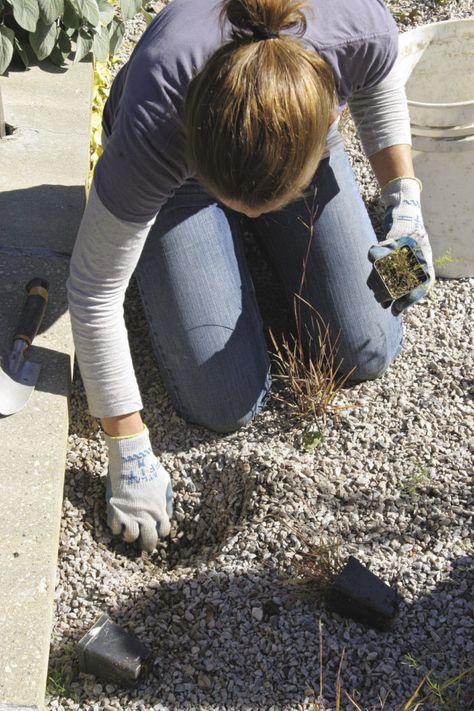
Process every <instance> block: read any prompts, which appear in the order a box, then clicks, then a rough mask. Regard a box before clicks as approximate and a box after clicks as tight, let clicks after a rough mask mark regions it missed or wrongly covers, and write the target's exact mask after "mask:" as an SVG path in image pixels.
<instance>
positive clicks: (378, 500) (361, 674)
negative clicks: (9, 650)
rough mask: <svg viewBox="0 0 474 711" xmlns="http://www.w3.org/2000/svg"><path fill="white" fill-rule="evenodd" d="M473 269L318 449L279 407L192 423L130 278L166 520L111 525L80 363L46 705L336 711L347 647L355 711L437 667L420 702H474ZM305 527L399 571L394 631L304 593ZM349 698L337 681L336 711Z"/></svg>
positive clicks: (422, 13) (259, 285)
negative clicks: (300, 577)
mask: <svg viewBox="0 0 474 711" xmlns="http://www.w3.org/2000/svg"><path fill="white" fill-rule="evenodd" d="M155 5H156V3H155ZM390 7H391V9H392V10H394V11H395V12H396V11H402V12H403V13H405V15H402V16H401V18H399V22H400V27H401V29H402V30H404V29H409V28H410V27H412V26H414V25H415V24H424V23H427V22H431V21H435V20H444V19H450V18H454V17H467V16H471V15H473V14H474V12H473V6H472V2H471V0H459V1H454V0H453V1H451V2H447V3H437V2H434V1H427V2H425V3H415V2H413V1H412V0H410V1H409V0H401V1H400V2H392V3H391V5H390ZM149 9H150V10H153V5H150V6H149ZM413 9H416V11H417V15H416V16H413V15H412V16H411V17H408V18H407V16H406V14H407V13H410V12H411V11H412V10H413ZM143 27H144V24H143V22H142V20H141V19H140V17H137V18H135V19H134V20H132V21H130V22H129V23H128V30H127V41H126V43H125V48H124V50H123V53H122V57H121V58H122V59H126V57H127V56H128V54H129V52H130V50H131V48H132V47H133V44H134V42H135V41H136V40H137V39H138V37H139V36H140V34H141V32H142V31H143ZM345 131H346V135H347V139H348V150H349V154H350V157H351V160H352V162H353V165H354V168H355V170H356V173H357V176H358V179H359V182H360V185H361V190H362V193H363V195H364V198H365V199H366V201H367V204H368V206H369V210H370V214H371V216H372V218H373V221H374V224H375V225H376V227H378V226H379V223H380V214H381V208H380V204H379V202H378V199H377V190H376V186H375V182H374V179H373V177H372V175H371V173H370V172H369V169H368V165H367V161H366V160H365V158H363V156H362V154H361V151H360V146H359V143H358V141H357V138H356V137H355V135H354V132H353V128H352V126H351V124H350V121H349V120H347V123H346V127H345ZM246 247H247V251H248V256H249V261H250V263H251V267H252V270H253V273H254V278H255V282H256V289H257V294H258V296H259V299H260V300H261V304H262V311H263V313H264V317H265V319H266V321H267V323H269V325H272V326H273V328H275V329H277V330H278V328H280V327H282V326H283V325H284V324H285V323H286V318H287V312H286V309H285V306H284V305H283V301H282V296H281V294H280V292H279V291H278V287H277V286H276V285H275V284H274V283H273V280H272V276H271V274H270V273H269V272H267V270H266V268H265V266H264V265H263V264H262V262H261V258H260V256H259V255H258V253H257V252H256V250H255V248H254V245H253V244H252V241H251V239H247V244H246ZM473 283H474V280H473V279H456V280H449V281H448V280H438V282H437V283H436V286H435V288H434V290H433V292H432V294H431V295H430V297H429V298H428V299H427V300H426V301H425V302H424V303H422V304H419V305H417V306H416V307H414V308H413V309H411V310H410V311H409V312H408V313H407V314H406V315H405V316H404V321H405V344H404V350H403V353H402V355H401V356H400V357H399V358H398V359H397V360H396V362H395V363H394V364H393V365H392V367H391V368H390V369H389V370H388V372H387V373H386V374H385V375H384V376H383V377H382V378H380V379H378V380H376V381H373V382H368V383H363V384H360V385H357V386H355V387H352V388H350V389H346V390H344V392H343V393H342V394H341V395H340V397H339V400H338V402H337V404H338V405H339V406H347V408H348V409H343V410H340V411H338V412H337V413H334V414H333V415H331V416H330V417H329V418H328V421H327V423H326V426H325V428H324V431H323V435H324V436H323V441H322V443H321V445H320V446H319V447H318V448H317V449H316V450H315V451H314V452H308V451H306V450H305V448H304V446H303V437H304V434H305V432H306V431H307V429H308V426H309V425H308V422H301V421H298V420H294V419H292V418H291V417H290V416H289V414H288V411H287V410H286V409H285V407H284V406H282V405H280V404H279V403H277V402H276V401H273V402H272V403H271V405H270V407H269V409H268V410H267V411H266V412H264V413H263V414H262V415H260V417H259V418H258V419H257V420H256V421H255V422H253V423H252V424H251V425H249V426H248V427H247V428H245V429H243V430H241V431H239V432H237V433H233V434H230V435H226V436H222V435H216V434H213V433H211V432H208V431H207V430H205V429H202V428H199V427H196V426H191V425H188V424H187V423H186V422H184V421H183V420H182V419H180V418H179V417H178V416H177V415H176V414H175V412H174V410H173V408H172V407H171V405H170V403H169V401H168V398H167V395H166V393H165V392H164V390H163V388H162V386H161V383H160V379H159V375H158V372H157V369H156V366H155V363H154V361H153V357H152V355H151V346H150V344H149V341H148V335H147V329H146V324H145V321H144V317H143V313H142V310H141V306H140V302H139V298H138V296H137V291H136V288H135V285H134V284H133V283H132V284H131V286H130V288H129V292H128V297H127V300H126V319H127V323H128V328H129V333H130V340H131V347H132V352H133V357H134V362H135V364H136V370H137V374H138V378H139V381H140V385H141V390H142V393H143V397H144V402H145V407H144V413H143V416H144V419H145V421H146V422H147V423H148V426H149V428H150V431H151V438H152V442H153V443H154V446H155V450H156V452H157V454H158V455H159V456H160V457H161V459H162V461H163V463H164V465H165V466H166V467H167V469H168V470H169V471H170V474H171V477H172V482H173V489H174V495H175V514H174V518H173V525H172V533H171V537H170V538H169V539H167V540H166V541H164V542H162V543H161V544H160V548H159V549H158V550H157V551H155V552H154V553H153V554H151V555H149V554H146V553H141V551H140V550H139V548H138V547H137V546H130V545H127V544H124V543H122V542H120V541H119V540H118V539H116V538H115V537H112V536H111V534H110V532H109V530H108V528H107V525H106V518H105V505H104V494H105V487H104V475H105V473H106V454H105V449H104V445H103V443H102V440H101V438H100V434H99V432H98V427H97V423H96V421H94V420H93V419H92V418H90V416H89V415H88V414H87V406H86V401H85V396H84V392H83V387H82V383H81V380H80V376H79V374H78V373H76V377H75V380H74V384H73V390H72V395H71V427H70V433H71V434H70V438H69V452H68V459H67V472H66V484H65V496H64V510H63V520H62V528H61V540H60V549H59V567H58V576H57V589H56V610H55V623H54V631H53V637H52V644H51V656H50V670H49V675H50V680H49V684H48V691H49V696H48V704H49V705H48V708H49V709H55V710H56V709H57V710H61V709H86V710H89V711H92V710H94V711H95V710H96V709H104V710H109V711H111V710H112V709H130V710H131V711H132V710H137V711H148V710H150V711H151V710H153V711H165V710H168V709H169V710H170V711H171V710H180V711H181V710H182V711H185V710H191V709H196V710H197V709H199V710H203V711H218V710H230V709H232V710H233V709H242V710H244V709H247V710H248V711H260V710H262V711H263V710H265V711H277V710H278V711H297V710H300V709H305V710H309V709H315V708H316V706H315V703H314V700H315V699H317V700H318V701H322V703H321V706H320V708H321V709H323V708H324V710H325V711H329V710H331V709H334V708H335V707H336V676H337V670H338V667H339V663H340V659H341V655H342V654H343V652H344V659H343V663H342V671H341V683H342V687H343V689H344V690H345V691H346V692H348V693H349V694H350V695H351V696H352V698H353V699H354V700H356V701H357V703H358V704H359V706H360V708H362V709H381V708H385V709H386V710H387V711H396V710H397V711H398V709H400V708H401V707H402V705H403V703H404V702H406V701H408V699H409V698H410V696H411V694H412V693H413V691H414V690H415V688H416V687H417V684H418V683H419V682H420V681H421V680H422V678H423V677H424V675H425V674H428V673H429V675H430V680H431V682H432V684H433V685H436V684H438V685H439V688H438V691H437V692H436V687H435V686H434V687H432V693H431V695H429V698H427V699H426V700H425V702H424V703H423V705H422V707H421V708H424V709H437V708H448V709H453V710H454V711H468V709H470V708H474V705H472V704H473V701H472V698H473V697H472V691H473V687H472V674H471V675H470V674H469V673H466V675H465V676H464V677H463V678H462V679H461V680H460V681H459V682H454V681H453V682H452V683H448V684H447V685H446V686H447V688H445V689H444V690H441V685H442V684H443V683H445V682H449V680H452V679H455V677H457V676H458V675H459V674H462V673H463V672H464V671H466V670H468V669H469V666H470V665H471V667H472V664H473V663H474V636H473V627H474V618H473V597H472V593H473V579H474V557H473V546H472V543H473V540H472V511H473V509H472V501H473V499H472V473H473V454H474V406H473V394H474V381H473V371H474V363H473V361H474V355H473V352H474V349H473V331H472V324H473V321H474V308H473V296H472V287H473ZM275 306H276V308H275ZM319 426H320V423H313V428H314V427H316V428H318V427H319ZM302 530H303V531H304V534H305V537H308V536H309V537H310V538H311V540H313V541H314V542H315V543H318V542H321V541H323V542H324V541H327V542H330V543H334V542H336V543H338V544H339V553H340V555H341V556H342V557H343V558H346V557H347V556H348V555H349V554H352V555H355V556H357V557H358V558H359V559H360V560H361V561H362V562H364V563H365V564H367V565H368V566H369V567H370V568H371V570H372V571H374V572H375V573H376V574H377V575H379V576H380V577H381V578H382V579H383V580H385V581H386V582H388V583H392V584H394V585H397V587H398V590H399V591H400V593H401V595H402V596H403V599H404V602H403V603H402V605H401V610H400V615H399V618H398V620H397V622H396V624H395V626H394V628H393V630H392V631H391V632H387V633H380V632H375V631H373V630H370V629H367V628H365V627H363V626H361V625H359V624H356V623H354V622H351V621H349V620H345V619H343V618H341V617H339V616H337V615H335V614H334V615H333V614H330V613H329V612H328V611H327V610H326V609H325V607H324V604H323V603H322V602H321V600H320V599H319V598H318V597H317V596H316V595H314V597H313V598H310V599H305V598H301V597H298V596H297V595H296V594H295V587H294V586H293V585H292V584H291V583H290V582H289V580H288V578H289V577H291V576H292V575H293V574H294V571H295V565H296V564H297V563H298V562H299V561H301V554H302V553H303V552H304V551H305V550H306V547H305V543H304V538H303V537H302V535H301V531H302ZM102 612H106V613H108V614H109V615H110V617H111V618H112V619H113V620H114V621H115V622H117V623H118V624H120V625H122V626H123V627H125V628H127V629H129V630H130V631H133V632H134V633H135V634H136V635H138V636H139V638H140V639H142V640H143V641H144V642H146V643H147V644H149V645H150V646H151V648H152V650H153V654H154V663H153V666H152V669H151V672H150V673H149V675H148V676H147V677H146V678H145V679H143V680H142V681H141V682H140V683H139V685H138V686H137V688H135V689H132V690H130V689H129V690H125V689H120V688H118V687H117V686H115V685H112V684H108V683H106V682H102V681H100V680H98V679H95V678H94V677H92V676H88V675H84V674H81V673H80V672H79V669H78V664H77V658H76V653H75V649H76V644H77V642H78V640H79V639H80V638H81V637H82V635H83V634H84V633H85V631H86V630H88V629H89V627H90V626H91V625H92V624H93V623H94V621H95V620H96V619H97V617H98V616H99V614H100V613H102ZM320 634H322V640H323V644H322V654H323V656H322V673H323V679H324V683H323V690H322V699H319V695H320V688H319V678H320ZM433 689H434V690H433ZM429 690H430V689H429V685H428V684H425V686H424V687H423V692H422V693H421V696H420V697H419V698H423V697H426V695H427V694H428V692H429ZM435 692H436V693H435ZM352 708H354V706H353V704H352V703H351V702H350V701H349V699H348V697H347V696H345V695H343V702H342V709H352Z"/></svg>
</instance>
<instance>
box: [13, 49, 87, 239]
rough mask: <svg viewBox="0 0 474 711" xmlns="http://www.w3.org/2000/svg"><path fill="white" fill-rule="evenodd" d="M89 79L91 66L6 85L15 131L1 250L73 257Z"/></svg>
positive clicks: (16, 78)
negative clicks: (52, 251) (11, 248)
mask: <svg viewBox="0 0 474 711" xmlns="http://www.w3.org/2000/svg"><path fill="white" fill-rule="evenodd" d="M90 79H91V65H90V64H87V63H79V64H76V65H72V66H70V68H69V69H68V70H67V71H64V70H60V69H57V68H54V67H49V68H48V70H47V71H46V70H45V69H40V68H39V67H38V66H36V67H32V68H31V69H30V70H29V71H27V72H19V71H16V72H10V73H9V74H8V76H6V77H5V76H3V77H0V88H1V91H2V96H3V103H4V110H5V120H6V122H7V123H9V124H10V125H12V126H13V127H15V129H16V130H15V132H14V134H13V135H12V136H10V137H8V138H7V139H4V140H3V141H2V142H1V144H0V165H1V170H0V215H1V224H0V246H4V245H11V244H14V245H15V246H16V247H17V248H29V247H31V246H33V245H34V246H35V247H36V248H44V247H46V248H50V249H55V250H58V251H69V252H70V251H71V249H72V245H73V244H74V237H75V231H76V229H77V225H76V222H75V220H74V219H73V218H72V219H71V210H73V209H74V208H73V206H74V205H75V198H76V194H77V193H76V191H75V190H74V188H76V189H77V187H78V186H80V187H81V188H82V185H83V180H84V166H86V165H87V163H88V150H89V129H90V102H91V81H90ZM57 186H62V187H64V188H67V187H69V188H70V190H66V189H65V190H64V191H63V192H61V193H59V192H58V190H57V189H56V188H57ZM25 190H28V193H27V194H25V193H24V191H25ZM25 208H27V209H25ZM6 225H8V230H7V229H6Z"/></svg>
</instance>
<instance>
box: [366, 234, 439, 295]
mask: <svg viewBox="0 0 474 711" xmlns="http://www.w3.org/2000/svg"><path fill="white" fill-rule="evenodd" d="M374 267H375V269H376V271H377V274H378V275H379V277H380V278H381V280H382V282H383V284H384V286H385V289H386V290H387V292H388V294H389V295H390V297H391V298H392V299H399V298H400V297H401V296H405V294H408V293H409V292H410V291H413V289H415V288H416V287H417V286H419V285H420V284H423V283H424V282H425V281H427V279H428V275H427V274H426V272H425V271H424V269H423V267H422V265H421V263H420V262H419V261H418V258H417V256H416V254H415V252H414V251H413V250H412V249H411V247H409V246H408V245H404V246H403V247H400V248H399V249H394V250H393V252H390V254H387V255H386V256H385V257H381V258H380V259H376V260H375V262H374Z"/></svg>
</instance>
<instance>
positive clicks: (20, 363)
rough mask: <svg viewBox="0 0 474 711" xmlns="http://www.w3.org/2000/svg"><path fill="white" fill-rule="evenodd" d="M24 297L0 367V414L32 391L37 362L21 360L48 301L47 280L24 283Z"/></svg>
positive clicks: (12, 410)
mask: <svg viewBox="0 0 474 711" xmlns="http://www.w3.org/2000/svg"><path fill="white" fill-rule="evenodd" d="M26 291H27V294H28V296H27V298H26V302H25V305H24V307H23V310H22V312H21V316H20V319H19V321H18V326H17V328H16V330H15V335H14V340H13V347H12V349H11V351H10V353H9V354H8V356H7V358H3V359H2V363H1V367H0V414H1V415H13V414H14V413H15V412H18V411H19V410H21V409H22V408H23V407H24V406H25V405H26V403H27V402H28V399H29V397H30V395H31V393H32V392H33V390H34V388H35V385H36V382H37V380H38V375H39V372H40V370H41V365H40V364H39V363H34V362H31V361H28V360H23V358H24V356H25V354H26V353H27V351H28V349H29V347H30V346H31V344H32V342H33V339H34V337H35V336H36V334H37V333H38V329H39V327H40V325H41V321H42V320H43V316H44V312H45V310H46V304H47V302H48V282H47V281H45V280H44V279H40V278H39V277H38V278H35V279H32V280H31V281H30V282H29V283H28V284H27V286H26Z"/></svg>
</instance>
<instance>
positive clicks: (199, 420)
mask: <svg viewBox="0 0 474 711" xmlns="http://www.w3.org/2000/svg"><path fill="white" fill-rule="evenodd" d="M256 414H257V411H256V410H255V409H252V410H250V411H249V412H247V413H246V414H245V415H243V416H241V417H235V416H234V415H233V413H232V412H229V411H226V410H225V409H223V408H222V409H220V410H219V409H218V408H216V409H213V410H212V411H208V412H199V413H198V414H196V415H192V414H191V415H189V416H187V417H186V419H187V420H189V421H190V422H192V423H193V424H195V425H200V426H201V427H205V428H206V429H208V430H211V431H212V432H218V433H219V434H228V433H230V432H235V431H236V430H239V429H240V428H241V427H245V425H248V424H249V423H250V422H251V421H252V420H253V418H254V417H255V416H256Z"/></svg>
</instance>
